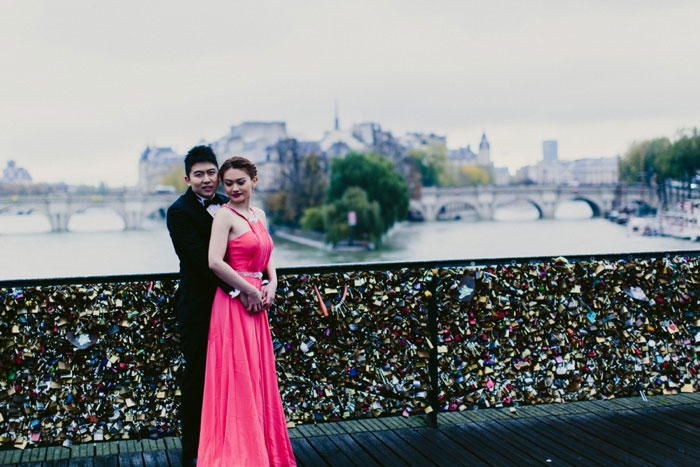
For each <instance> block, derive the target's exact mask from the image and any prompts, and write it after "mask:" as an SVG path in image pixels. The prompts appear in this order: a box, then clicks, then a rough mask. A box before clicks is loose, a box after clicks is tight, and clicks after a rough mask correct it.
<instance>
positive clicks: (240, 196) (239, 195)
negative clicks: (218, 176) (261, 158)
mask: <svg viewBox="0 0 700 467" xmlns="http://www.w3.org/2000/svg"><path fill="white" fill-rule="evenodd" d="M223 182H224V191H225V192H226V194H227V195H228V198H229V199H230V200H231V202H232V203H243V202H248V201H249V200H250V193H251V191H253V187H254V186H255V180H253V179H251V178H250V175H248V172H246V171H245V170H243V169H228V170H227V171H226V172H224V176H223Z"/></svg>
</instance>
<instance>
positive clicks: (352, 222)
mask: <svg viewBox="0 0 700 467" xmlns="http://www.w3.org/2000/svg"><path fill="white" fill-rule="evenodd" d="M356 225H357V213H356V212H355V211H348V226H350V245H352V242H353V238H354V237H355V226H356Z"/></svg>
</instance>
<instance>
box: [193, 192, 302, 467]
mask: <svg viewBox="0 0 700 467" xmlns="http://www.w3.org/2000/svg"><path fill="white" fill-rule="evenodd" d="M224 206H226V205H224ZM226 207H227V206H226ZM232 211H233V212H234V213H235V214H238V215H240V214H239V213H237V212H236V211H235V210H233V209H232ZM241 217H243V216H241ZM248 225H249V226H250V231H249V232H245V233H244V234H243V235H240V236H238V237H236V238H234V239H233V240H231V241H229V242H228V245H227V247H226V256H225V258H224V260H225V261H226V262H227V263H228V264H229V265H231V267H232V268H233V269H234V270H235V271H237V272H238V273H239V274H240V273H241V272H242V273H243V274H241V277H243V279H245V280H246V281H248V282H249V283H251V284H254V285H255V286H256V287H258V288H260V284H261V279H260V274H257V276H258V277H256V275H255V274H254V273H259V272H261V271H263V270H264V269H265V268H266V267H267V262H268V260H269V259H270V253H271V252H272V239H271V238H270V236H269V235H268V233H267V230H266V229H265V226H264V225H263V224H262V222H260V221H259V220H258V221H256V222H250V221H249V222H248ZM197 465H199V466H203V467H210V466H225V467H229V466H233V465H241V466H243V465H245V466H290V465H296V463H295V461H294V454H293V453H292V446H291V444H290V442H289V436H288V434H287V424H286V422H285V418H284V411H283V409H282V401H281V399H280V395H279V389H278V388H277V375H276V373H275V355H274V352H273V349H272V340H271V338H270V329H269V327H268V323H267V312H261V313H256V314H250V313H248V312H247V311H246V309H245V308H244V307H243V305H242V304H241V302H240V301H239V300H238V299H237V298H236V299H231V297H229V296H228V295H227V294H225V293H224V292H223V291H222V290H221V289H217V291H216V295H215V296H214V302H213V304H212V311H211V322H210V325H209V341H208V345H207V367H206V375H205V378H204V401H203V403H202V424H201V430H200V436H199V452H198V456H197Z"/></svg>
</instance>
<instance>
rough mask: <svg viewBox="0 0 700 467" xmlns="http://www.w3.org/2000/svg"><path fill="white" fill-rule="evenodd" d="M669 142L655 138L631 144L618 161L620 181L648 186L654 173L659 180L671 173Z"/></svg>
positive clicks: (666, 139) (665, 139)
mask: <svg viewBox="0 0 700 467" xmlns="http://www.w3.org/2000/svg"><path fill="white" fill-rule="evenodd" d="M670 156H671V141H670V140H669V139H668V138H656V139H651V140H646V141H642V142H635V143H633V144H632V145H631V146H630V147H629V148H628V149H627V152H626V153H625V155H624V156H623V157H622V158H621V159H620V165H619V170H620V179H621V180H623V181H625V182H627V183H636V182H640V181H641V182H642V183H643V184H645V185H648V184H649V183H650V181H651V178H652V175H653V174H654V173H656V174H657V175H658V176H659V177H660V178H661V179H666V178H669V176H670V174H671V173H672V172H673V168H672V166H673V162H672V161H671V157H670Z"/></svg>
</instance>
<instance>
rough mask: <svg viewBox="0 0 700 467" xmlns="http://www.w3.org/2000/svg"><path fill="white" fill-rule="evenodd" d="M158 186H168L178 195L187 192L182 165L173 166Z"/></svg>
mask: <svg viewBox="0 0 700 467" xmlns="http://www.w3.org/2000/svg"><path fill="white" fill-rule="evenodd" d="M159 185H170V186H172V187H174V188H175V191H177V192H178V193H184V192H185V190H187V182H185V171H184V170H183V169H182V165H181V164H178V165H173V168H172V169H170V170H169V171H168V173H166V174H165V175H164V176H163V178H162V179H161V180H160V183H159Z"/></svg>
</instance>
